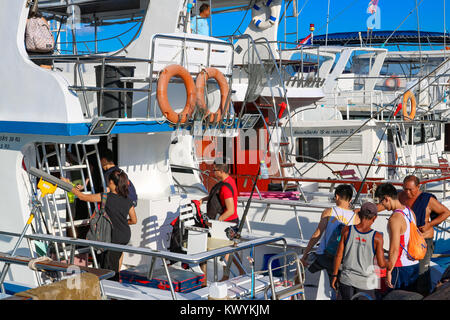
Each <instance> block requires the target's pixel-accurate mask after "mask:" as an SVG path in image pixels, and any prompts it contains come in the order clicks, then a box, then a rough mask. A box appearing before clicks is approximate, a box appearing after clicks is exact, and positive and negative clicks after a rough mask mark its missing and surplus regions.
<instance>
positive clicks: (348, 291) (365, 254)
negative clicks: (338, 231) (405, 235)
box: [331, 202, 386, 300]
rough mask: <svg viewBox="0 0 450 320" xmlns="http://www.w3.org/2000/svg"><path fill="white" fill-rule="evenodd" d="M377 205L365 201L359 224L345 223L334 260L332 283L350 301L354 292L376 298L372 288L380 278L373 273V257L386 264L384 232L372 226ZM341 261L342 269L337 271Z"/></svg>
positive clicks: (381, 265) (374, 287) (380, 263)
mask: <svg viewBox="0 0 450 320" xmlns="http://www.w3.org/2000/svg"><path fill="white" fill-rule="evenodd" d="M377 212H378V210H377V206H376V205H375V204H373V203H371V202H365V203H364V204H363V205H362V206H361V210H360V211H359V212H358V215H359V218H360V223H359V224H357V225H353V226H345V227H344V229H343V230H342V236H341V241H340V242H339V246H338V249H337V252H336V257H335V259H334V269H333V274H332V276H331V277H332V282H331V286H332V287H333V289H335V290H338V285H337V282H338V281H337V278H338V276H339V293H340V296H341V298H342V300H350V299H351V298H352V297H353V296H354V295H356V294H358V293H361V294H362V295H364V296H366V298H367V297H370V299H375V289H377V288H378V285H379V280H378V277H377V274H376V273H375V270H376V269H375V265H374V257H376V261H377V264H378V266H379V267H381V268H384V267H385V266H386V260H385V258H384V252H383V234H382V233H380V232H377V231H375V230H373V229H371V226H372V224H373V223H374V222H375V219H376V218H377ZM341 262H342V270H341V272H340V274H338V271H339V267H340V266H341Z"/></svg>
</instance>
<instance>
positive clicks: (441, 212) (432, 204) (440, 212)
mask: <svg viewBox="0 0 450 320" xmlns="http://www.w3.org/2000/svg"><path fill="white" fill-rule="evenodd" d="M427 209H430V210H429V212H434V213H435V214H436V215H437V217H436V218H434V219H433V220H431V221H429V219H426V220H425V225H423V226H421V227H419V230H420V231H421V232H422V233H426V232H427V231H429V230H431V229H432V228H433V227H435V226H437V225H439V224H440V223H442V222H443V221H444V220H446V219H447V218H448V217H449V216H450V210H449V209H448V208H447V207H446V206H444V205H443V204H441V203H440V202H439V201H437V200H436V199H435V198H433V197H430V201H429V202H428V208H427ZM425 237H426V236H425Z"/></svg>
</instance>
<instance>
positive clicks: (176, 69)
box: [156, 64, 196, 123]
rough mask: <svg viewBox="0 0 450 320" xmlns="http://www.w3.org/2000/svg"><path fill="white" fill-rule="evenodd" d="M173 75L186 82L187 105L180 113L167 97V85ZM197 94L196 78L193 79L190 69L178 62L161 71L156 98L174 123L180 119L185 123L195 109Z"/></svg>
mask: <svg viewBox="0 0 450 320" xmlns="http://www.w3.org/2000/svg"><path fill="white" fill-rule="evenodd" d="M172 77H179V78H181V80H183V82H184V86H185V87H186V95H187V98H186V105H185V106H184V109H183V111H181V112H180V113H176V112H175V111H173V109H172V107H171V106H170V103H169V99H168V97H167V87H168V86H169V81H170V79H171V78H172ZM195 96H196V88H195V83H194V79H192V77H191V75H190V73H189V71H187V70H186V69H185V68H184V67H182V66H180V65H178V64H172V65H170V66H167V67H165V68H164V69H163V70H162V71H161V73H160V75H159V79H158V88H157V90H156V99H157V100H158V104H159V108H160V109H161V112H162V113H163V115H164V116H165V117H166V118H167V120H169V121H170V122H172V123H178V121H180V122H181V123H185V122H186V121H187V120H188V119H189V117H190V116H191V114H192V112H193V111H194V106H195ZM180 115H181V117H180Z"/></svg>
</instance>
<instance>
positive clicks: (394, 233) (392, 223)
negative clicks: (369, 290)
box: [386, 213, 403, 288]
mask: <svg viewBox="0 0 450 320" xmlns="http://www.w3.org/2000/svg"><path fill="white" fill-rule="evenodd" d="M400 215H401V213H394V214H392V216H391V218H390V219H389V222H388V232H389V257H388V261H387V264H386V283H387V285H388V287H389V288H393V285H392V283H391V273H392V269H394V266H395V262H396V261H397V257H398V253H399V250H400V234H401V232H400V228H401V222H402V220H403V219H402V217H401V216H400Z"/></svg>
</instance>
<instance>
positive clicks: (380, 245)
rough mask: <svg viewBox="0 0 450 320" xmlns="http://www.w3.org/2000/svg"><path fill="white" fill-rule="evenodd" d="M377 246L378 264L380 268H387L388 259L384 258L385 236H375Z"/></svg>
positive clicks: (378, 234) (379, 234)
mask: <svg viewBox="0 0 450 320" xmlns="http://www.w3.org/2000/svg"><path fill="white" fill-rule="evenodd" d="M374 246H375V256H376V258H377V264H378V266H379V267H380V268H386V264H387V262H386V259H385V258H384V249H383V234H382V233H380V232H377V233H376V234H375V239H374Z"/></svg>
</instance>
